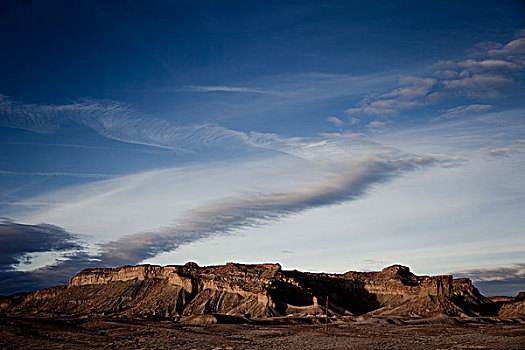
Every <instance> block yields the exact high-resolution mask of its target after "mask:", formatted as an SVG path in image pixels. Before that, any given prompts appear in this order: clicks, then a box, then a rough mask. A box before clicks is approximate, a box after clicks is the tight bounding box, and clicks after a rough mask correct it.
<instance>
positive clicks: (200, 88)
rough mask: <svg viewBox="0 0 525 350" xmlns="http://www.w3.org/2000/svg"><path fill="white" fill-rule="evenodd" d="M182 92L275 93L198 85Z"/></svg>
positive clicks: (256, 89)
mask: <svg viewBox="0 0 525 350" xmlns="http://www.w3.org/2000/svg"><path fill="white" fill-rule="evenodd" d="M182 90H183V91H184V90H185V91H193V92H245V93H254V94H275V93H276V92H274V91H270V90H264V89H258V88H249V87H236V86H224V85H220V86H200V85H188V86H185V87H184V88H182Z"/></svg>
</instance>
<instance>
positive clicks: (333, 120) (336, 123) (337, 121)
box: [326, 116, 345, 127]
mask: <svg viewBox="0 0 525 350" xmlns="http://www.w3.org/2000/svg"><path fill="white" fill-rule="evenodd" d="M326 120H327V121H329V122H330V123H332V124H334V126H336V127H340V126H343V125H344V124H345V122H344V121H342V120H341V119H339V118H337V117H335V116H331V117H328V118H327V119H326Z"/></svg>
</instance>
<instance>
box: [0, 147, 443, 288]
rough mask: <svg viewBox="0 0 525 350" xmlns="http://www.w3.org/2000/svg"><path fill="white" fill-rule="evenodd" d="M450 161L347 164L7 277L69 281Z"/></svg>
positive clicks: (31, 282) (36, 284)
mask: <svg viewBox="0 0 525 350" xmlns="http://www.w3.org/2000/svg"><path fill="white" fill-rule="evenodd" d="M450 162H451V160H449V159H446V158H443V157H439V156H422V157H418V156H410V155H405V156H403V157H397V158H395V159H394V158H384V157H382V156H376V157H369V158H363V159H360V160H359V161H354V162H351V163H348V164H346V166H345V167H344V168H341V167H339V168H338V169H337V170H334V171H332V172H331V173H329V174H327V175H326V176H325V177H323V178H321V179H319V180H318V181H313V182H309V183H306V184H304V185H302V186H299V187H296V188H291V189H288V190H280V191H271V190H268V191H262V192H261V191H258V192H257V191H256V192H253V191H252V192H243V193H240V194H238V195H235V196H228V197H223V198H222V199H218V200H214V201H211V202H208V203H205V204H204V205H202V206H200V207H198V208H195V209H192V210H189V211H187V212H186V213H185V214H184V215H183V216H182V218H181V219H180V220H178V222H177V223H176V224H175V225H172V226H167V227H164V228H161V229H159V230H156V231H154V232H144V233H138V234H133V235H128V236H124V237H121V238H119V239H117V240H115V241H111V242H105V243H101V244H100V245H99V253H96V254H88V253H87V251H85V250H84V251H79V252H77V253H73V254H70V255H69V256H67V257H66V258H65V259H63V260H62V261H59V262H57V263H56V264H54V265H51V266H46V267H44V268H41V269H38V270H35V271H29V272H23V273H22V272H20V271H17V272H10V273H8V274H4V276H3V277H1V279H4V280H7V279H8V280H9V281H11V282H13V283H15V282H16V281H20V283H22V284H23V285H24V286H26V287H27V288H29V289H31V288H40V287H43V286H48V285H49V284H50V283H52V282H51V281H53V283H60V282H58V281H62V282H61V283H63V282H65V281H66V277H67V278H68V277H70V276H71V275H72V274H73V273H76V272H78V271H79V270H80V269H82V268H86V267H90V266H91V267H92V266H118V265H124V264H137V263H139V262H141V261H143V260H146V259H148V258H152V257H154V256H156V255H158V254H160V253H163V252H169V251H172V250H175V249H177V248H178V247H180V246H181V245H185V244H188V243H191V242H195V241H198V240H201V239H204V238H207V237H211V236H216V235H228V234H231V233H233V232H235V231H238V230H241V229H243V228H247V227H253V226H259V225H264V224H266V223H268V222H273V221H276V220H278V219H280V218H282V217H284V216H289V215H293V214H298V213H301V212H304V211H306V210H309V209H312V208H317V207H324V206H330V205H336V204H339V203H342V202H344V201H350V200H355V199H357V198H360V197H362V196H364V195H365V194H366V193H367V192H368V191H370V189H371V188H373V187H374V186H376V185H378V184H381V183H384V182H387V181H389V180H391V179H392V178H394V177H395V176H399V175H401V174H403V173H406V172H408V171H411V170H415V169H418V168H421V167H426V166H431V165H444V166H446V165H447V164H449V163H450ZM45 275H48V278H46V279H43V277H42V276H45ZM17 283H18V282H17ZM29 286H32V287H31V288H30V287H29ZM3 292H4V293H5V292H6V291H5V290H4V291H3Z"/></svg>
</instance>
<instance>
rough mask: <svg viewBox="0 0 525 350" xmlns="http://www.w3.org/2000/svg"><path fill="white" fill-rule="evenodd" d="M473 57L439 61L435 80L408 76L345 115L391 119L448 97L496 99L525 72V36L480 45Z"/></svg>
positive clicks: (350, 109)
mask: <svg viewBox="0 0 525 350" xmlns="http://www.w3.org/2000/svg"><path fill="white" fill-rule="evenodd" d="M472 56H474V57H469V58H467V59H463V60H457V61H453V60H446V61H439V62H438V63H436V64H435V65H434V68H435V69H437V70H436V71H435V72H434V77H426V78H421V77H405V78H403V79H401V80H400V82H399V85H400V87H398V88H396V89H393V90H391V91H390V92H386V93H383V94H376V95H370V96H368V97H367V98H365V99H363V100H361V101H360V102H359V103H358V104H357V106H355V107H352V108H349V109H347V110H346V112H347V113H363V114H371V115H380V116H391V115H397V114H399V113H401V112H402V111H404V110H409V109H413V108H417V107H423V106H428V105H432V104H435V103H437V102H438V101H439V100H440V99H441V98H443V97H444V96H447V95H451V96H457V95H464V96H467V97H470V98H474V99H486V98H496V97H498V96H500V94H501V92H503V91H506V90H505V89H508V88H509V87H511V86H512V85H513V84H515V83H516V82H517V81H518V79H519V77H520V76H522V74H523V71H524V70H525V33H523V32H522V33H520V37H519V38H518V39H516V40H513V41H511V42H509V43H507V44H506V45H501V44H500V45H495V44H494V43H491V44H490V45H489V44H485V45H478V46H477V47H476V51H475V52H474V53H473V54H472ZM458 108H459V107H458Z"/></svg>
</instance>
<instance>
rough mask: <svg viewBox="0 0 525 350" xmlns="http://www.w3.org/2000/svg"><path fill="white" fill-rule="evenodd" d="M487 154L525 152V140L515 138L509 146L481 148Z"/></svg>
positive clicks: (502, 154)
mask: <svg viewBox="0 0 525 350" xmlns="http://www.w3.org/2000/svg"><path fill="white" fill-rule="evenodd" d="M481 151H482V152H484V153H485V154H486V155H487V156H490V157H507V156H509V155H511V154H513V153H520V152H525V140H516V141H514V142H513V144H512V145H510V146H509V147H501V148H487V147H483V148H481Z"/></svg>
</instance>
